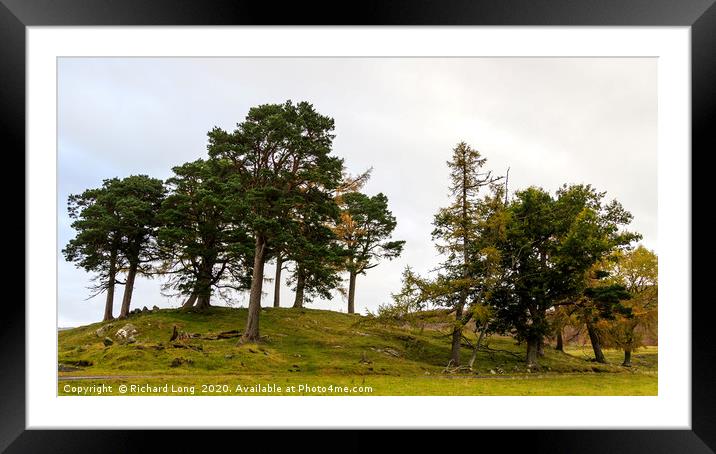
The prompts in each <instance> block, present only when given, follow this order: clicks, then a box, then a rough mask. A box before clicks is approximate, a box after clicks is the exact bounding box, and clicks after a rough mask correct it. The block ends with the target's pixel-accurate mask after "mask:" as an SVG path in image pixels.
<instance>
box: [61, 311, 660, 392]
mask: <svg viewBox="0 0 716 454" xmlns="http://www.w3.org/2000/svg"><path fill="white" fill-rule="evenodd" d="M245 322H246V310H245V309H233V308H226V307H213V308H211V309H210V310H208V311H207V312H204V313H186V312H182V311H180V310H171V309H167V310H157V311H153V312H145V313H141V314H136V315H132V316H131V317H130V318H128V319H127V320H121V321H120V320H116V321H113V322H108V323H95V324H92V325H88V326H84V327H80V328H73V329H69V330H64V331H61V332H59V333H58V341H59V342H58V356H59V363H60V384H62V383H66V382H72V383H98V382H106V381H108V380H109V381H113V382H116V383H125V382H126V383H131V382H133V381H137V380H139V381H142V382H143V383H144V382H149V383H155V382H156V383H162V382H167V381H170V382H171V383H184V384H186V383H197V384H199V383H203V382H205V381H206V379H207V377H211V378H212V383H229V384H231V383H236V381H237V380H241V381H246V380H252V379H259V378H260V379H263V380H272V381H274V382H280V383H292V382H305V381H309V382H312V383H327V382H331V383H368V384H374V385H375V386H377V387H379V388H381V389H378V390H377V391H375V390H374V391H373V393H376V394H565V393H567V394H569V393H573V394H584V393H586V394H595V393H596V394H601V393H603V394H622V393H624V394H655V393H656V382H657V378H656V358H657V355H656V348H651V347H650V348H648V349H645V350H640V351H638V352H636V354H635V357H634V365H635V367H633V368H631V369H628V368H623V367H621V366H619V365H618V364H619V361H620V352H616V351H613V352H609V351H608V352H607V353H608V358H609V360H610V362H611V363H612V364H607V365H601V364H597V363H594V362H592V361H590V351H589V349H588V348H586V349H585V348H583V347H574V348H572V349H568V352H567V353H562V352H557V351H555V350H553V349H552V348H549V347H547V348H546V352H545V357H544V358H542V359H541V365H542V368H541V370H540V371H539V372H536V371H529V370H527V369H526V367H525V365H524V347H523V346H520V345H516V343H515V341H514V340H513V339H511V338H507V337H492V338H490V340H489V342H488V344H487V348H486V349H484V350H483V351H481V352H480V353H479V354H478V358H477V365H476V367H475V368H474V370H473V371H463V372H460V373H458V374H446V373H444V372H443V371H444V369H445V365H446V360H447V358H448V355H449V342H448V333H449V329H450V328H449V323H450V320H449V319H447V318H446V316H445V315H443V314H442V313H438V312H433V313H426V314H424V316H423V320H422V323H421V324H422V325H423V327H422V329H420V328H418V327H411V326H406V325H401V324H399V323H390V324H386V323H385V322H382V321H379V320H376V319H374V318H370V317H365V316H360V315H349V314H344V313H338V312H332V311H323V310H311V309H289V308H280V309H273V308H265V309H262V314H261V334H262V336H263V339H262V342H260V343H258V344H245V345H238V344H237V341H238V337H237V336H238V330H241V329H242V328H243V326H244V324H245ZM127 324H131V325H133V327H134V328H135V329H136V331H137V332H136V334H133V335H132V336H131V337H133V339H131V340H132V342H131V343H127V342H126V341H125V340H122V339H121V338H120V337H118V336H117V335H116V333H117V331H118V330H120V329H121V328H124V327H125V326H126V325H127ZM175 326H176V328H177V333H176V334H177V339H175V340H173V341H170V338H171V337H172V334H173V332H174V327H175ZM130 328H131V327H130ZM130 334H131V333H130ZM106 338H108V339H109V340H106ZM110 340H111V342H110ZM105 342H106V343H107V344H109V345H105ZM470 354H471V350H470V349H468V348H464V349H463V355H464V364H467V361H468V360H469V357H470ZM607 377H609V378H607ZM476 378H490V379H495V380H476ZM498 378H504V379H512V380H496V379H498ZM446 379H450V382H449V386H447V387H446ZM540 380H541V383H542V384H541V385H539V386H535V382H537V381H540ZM508 382H509V383H508ZM523 382H531V383H532V385H531V386H527V388H525V389H522V388H524V387H525V385H524V383H523ZM555 384H556V386H557V388H555ZM610 386H611V387H610ZM63 389H64V387H62V386H61V387H60V393H61V394H64V393H67V392H66V391H63ZM590 390H593V391H592V392H589V391H590ZM69 394H72V393H69ZM158 394H161V392H158Z"/></svg>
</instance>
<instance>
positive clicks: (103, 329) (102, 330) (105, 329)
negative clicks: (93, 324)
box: [94, 323, 112, 337]
mask: <svg viewBox="0 0 716 454" xmlns="http://www.w3.org/2000/svg"><path fill="white" fill-rule="evenodd" d="M110 328H112V324H111V323H109V324H107V325H104V326H101V327H100V328H99V329H97V331H95V332H94V333H95V334H96V335H97V337H104V336H105V335H106V334H107V332H108V331H109V329H110Z"/></svg>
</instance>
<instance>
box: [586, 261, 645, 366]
mask: <svg viewBox="0 0 716 454" xmlns="http://www.w3.org/2000/svg"><path fill="white" fill-rule="evenodd" d="M600 265H601V264H598V265H597V266H595V268H594V269H593V270H592V271H591V272H590V273H588V277H587V279H588V281H589V283H588V284H587V287H586V288H585V289H584V292H583V295H582V298H580V299H578V300H577V302H576V303H575V311H574V312H576V314H577V319H578V320H580V321H581V322H582V323H584V325H585V326H586V327H587V334H588V335H589V342H590V343H591V345H592V350H593V351H594V359H595V361H597V362H598V363H602V364H604V363H606V362H607V360H606V358H605V357H604V353H603V352H602V346H603V345H604V344H605V341H606V339H604V335H605V329H604V325H606V322H608V321H613V320H615V319H616V318H617V317H618V316H620V317H627V318H630V317H631V310H630V308H628V307H627V306H625V305H624V304H623V302H624V301H625V300H628V299H629V298H630V297H631V295H630V294H629V292H627V291H626V288H625V287H624V286H623V285H621V284H618V283H617V284H615V283H609V282H604V280H605V279H606V278H607V277H608V276H609V273H608V272H606V271H604V270H602V269H601V268H602V266H600Z"/></svg>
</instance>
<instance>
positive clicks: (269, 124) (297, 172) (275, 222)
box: [208, 101, 343, 243]
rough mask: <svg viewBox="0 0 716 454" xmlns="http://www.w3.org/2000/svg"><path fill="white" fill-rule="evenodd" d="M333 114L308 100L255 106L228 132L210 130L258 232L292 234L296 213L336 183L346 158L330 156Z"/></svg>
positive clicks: (278, 238) (212, 147)
mask: <svg viewBox="0 0 716 454" xmlns="http://www.w3.org/2000/svg"><path fill="white" fill-rule="evenodd" d="M333 128H334V122H333V119H332V118H329V117H326V116H323V115H320V114H318V113H317V112H316V111H315V110H314V108H313V106H312V105H311V104H309V103H307V102H300V103H298V104H295V105H294V104H293V103H292V102H291V101H287V102H286V103H284V104H263V105H260V106H258V107H252V108H251V109H250V110H249V113H248V115H247V116H246V119H245V120H244V121H243V122H242V123H240V124H238V125H237V128H236V130H234V132H232V133H229V132H226V131H224V130H222V129H220V128H214V129H213V130H212V131H210V132H209V134H208V135H209V145H208V150H209V156H210V157H211V158H212V159H218V160H222V161H225V162H226V163H227V164H228V166H229V168H230V169H231V172H232V173H233V178H235V179H236V180H238V181H239V184H240V187H241V189H242V191H241V194H242V197H243V198H244V200H245V203H244V205H245V206H246V207H248V210H247V213H246V219H245V222H246V224H247V226H248V227H249V228H251V230H252V231H254V232H255V234H256V235H260V236H266V237H267V238H271V239H272V240H274V242H276V243H280V242H282V240H288V239H289V238H286V237H287V236H290V233H291V232H292V231H294V230H295V229H294V228H291V226H288V225H287V222H288V223H291V222H296V220H295V218H294V216H295V214H296V212H298V211H300V209H301V207H302V205H303V204H304V203H305V202H306V199H307V198H309V197H311V196H312V195H313V194H314V193H315V191H330V190H332V189H335V188H336V187H337V186H338V184H339V182H340V180H341V171H342V168H343V162H342V160H341V159H340V158H337V157H335V156H331V155H330V153H331V146H332V143H333V137H334V136H333V134H332V133H331V132H332V131H333Z"/></svg>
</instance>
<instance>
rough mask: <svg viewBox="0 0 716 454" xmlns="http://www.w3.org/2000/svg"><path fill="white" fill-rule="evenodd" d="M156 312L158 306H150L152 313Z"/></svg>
mask: <svg viewBox="0 0 716 454" xmlns="http://www.w3.org/2000/svg"><path fill="white" fill-rule="evenodd" d="M158 310H159V306H157V305H156V304H155V305H154V306H152V312H156V311H158Z"/></svg>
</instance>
